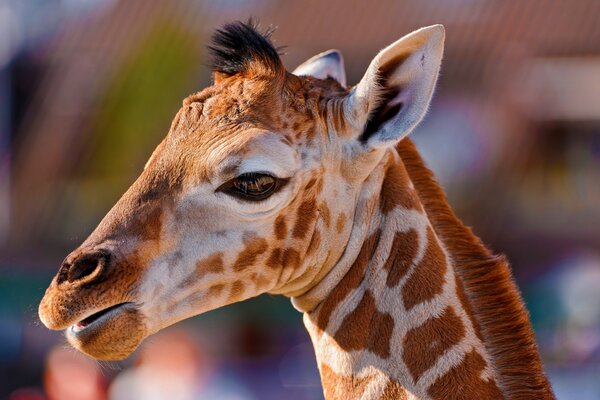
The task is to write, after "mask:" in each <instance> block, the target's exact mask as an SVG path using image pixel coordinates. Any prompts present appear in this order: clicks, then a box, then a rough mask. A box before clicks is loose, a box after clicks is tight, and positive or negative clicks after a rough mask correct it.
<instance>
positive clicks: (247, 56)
mask: <svg viewBox="0 0 600 400" xmlns="http://www.w3.org/2000/svg"><path fill="white" fill-rule="evenodd" d="M273 31H274V29H273V28H269V29H268V30H266V31H265V32H264V33H260V32H259V31H258V23H257V22H256V21H254V20H252V19H249V20H248V21H247V22H242V21H236V22H232V23H228V24H225V25H224V26H223V27H222V28H220V29H217V31H216V32H215V33H214V34H213V36H212V40H211V44H210V45H209V46H208V49H209V51H210V53H211V55H212V63H211V66H212V69H213V71H215V72H220V73H223V74H226V75H236V74H239V73H244V72H246V71H248V69H249V68H250V67H251V65H252V64H253V63H259V64H260V65H261V66H262V67H265V68H266V69H267V70H271V71H279V70H281V69H283V68H284V67H283V63H282V62H281V59H280V58H279V52H278V50H280V49H278V48H276V47H275V46H274V45H273V43H272V42H271V39H270V37H271V34H272V33H273Z"/></svg>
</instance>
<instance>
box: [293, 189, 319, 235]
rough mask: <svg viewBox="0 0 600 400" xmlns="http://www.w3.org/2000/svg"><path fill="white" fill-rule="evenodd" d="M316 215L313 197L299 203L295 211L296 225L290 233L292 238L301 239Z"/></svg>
mask: <svg viewBox="0 0 600 400" xmlns="http://www.w3.org/2000/svg"><path fill="white" fill-rule="evenodd" d="M316 215H317V208H316V205H315V200H314V199H310V200H305V201H303V202H302V204H300V207H298V212H297V213H296V225H295V226H294V232H293V233H292V235H293V236H294V238H296V239H301V238H303V237H305V236H306V234H307V233H308V230H309V229H310V227H311V225H312V223H313V222H314V220H315V218H316Z"/></svg>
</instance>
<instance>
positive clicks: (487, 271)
mask: <svg viewBox="0 0 600 400" xmlns="http://www.w3.org/2000/svg"><path fill="white" fill-rule="evenodd" d="M396 149H397V151H398V153H399V154H400V157H401V158H402V161H403V162H404V165H405V166H406V169H407V171H408V173H409V175H410V179H411V180H412V182H413V184H414V185H415V188H416V190H417V192H418V194H419V198H420V199H421V202H422V204H423V206H424V207H425V210H426V212H427V215H428V217H429V219H430V221H431V223H432V224H433V226H434V228H435V231H436V234H437V235H438V237H439V238H440V239H441V240H442V242H443V243H444V247H445V248H446V249H447V251H449V253H450V255H451V257H452V259H453V261H454V263H455V269H456V272H457V274H458V276H459V278H460V279H461V280H462V282H463V285H464V288H465V291H466V293H467V297H468V299H469V302H470V303H471V305H472V308H473V310H474V314H475V316H476V319H477V322H478V324H479V326H480V327H481V332H482V335H483V337H484V338H485V345H486V348H487V350H488V352H489V354H490V355H491V356H492V359H493V362H494V366H495V368H496V369H497V372H498V379H499V385H500V387H501V388H502V390H503V393H504V394H505V395H506V397H508V398H511V399H553V398H554V395H553V393H552V389H551V387H550V384H549V383H548V379H547V378H546V376H545V375H544V372H543V367H542V363H541V361H540V358H539V354H538V351H537V346H536V343H535V339H534V335H533V331H532V329H531V325H530V323H529V317H528V314H527V311H526V309H525V307H524V305H523V300H522V299H521V296H520V294H519V291H518V290H517V288H516V286H515V284H514V282H513V280H512V276H511V272H510V269H509V266H508V263H507V262H506V259H505V258H504V257H503V256H495V255H493V254H492V253H491V252H490V251H489V250H488V249H487V248H485V246H484V245H483V244H482V243H481V241H480V240H479V239H478V238H477V237H476V236H475V235H473V233H472V232H471V230H470V229H469V228H467V227H466V226H465V225H464V224H463V223H462V222H461V221H460V220H459V219H458V218H457V217H456V215H455V214H454V212H453V211H452V210H451V209H450V207H449V205H448V201H447V199H446V195H445V194H444V192H443V191H442V189H441V188H440V186H439V185H438V184H437V182H436V181H435V179H434V177H433V174H432V173H431V171H430V170H429V169H427V167H425V165H424V163H423V161H422V159H421V157H420V155H419V154H418V152H417V150H416V148H415V146H414V144H413V143H412V142H411V141H410V140H408V139H404V140H403V141H402V142H400V144H399V145H398V146H397V147H396Z"/></svg>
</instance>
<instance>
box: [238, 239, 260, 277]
mask: <svg viewBox="0 0 600 400" xmlns="http://www.w3.org/2000/svg"><path fill="white" fill-rule="evenodd" d="M244 242H245V244H246V246H245V247H244V250H242V252H241V253H240V254H239V255H238V257H237V259H236V260H235V263H234V264H233V270H234V271H241V270H243V269H246V268H248V267H250V266H252V265H253V264H254V263H255V262H256V259H257V258H258V256H260V255H261V254H262V253H264V252H265V251H267V248H268V246H267V241H266V240H265V239H263V238H254V239H249V240H244Z"/></svg>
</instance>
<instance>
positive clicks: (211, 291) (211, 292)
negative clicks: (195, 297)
mask: <svg viewBox="0 0 600 400" xmlns="http://www.w3.org/2000/svg"><path fill="white" fill-rule="evenodd" d="M223 288H224V285H222V284H217V285H212V286H211V287H210V288H208V292H207V293H206V297H219V296H220V295H221V292H222V291H223Z"/></svg>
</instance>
